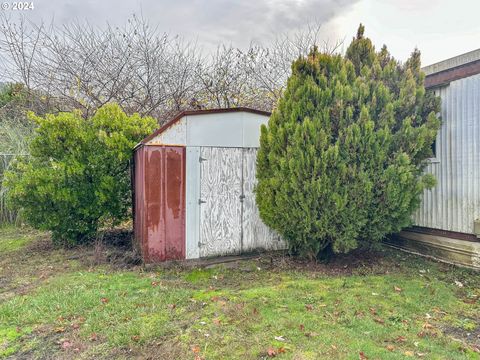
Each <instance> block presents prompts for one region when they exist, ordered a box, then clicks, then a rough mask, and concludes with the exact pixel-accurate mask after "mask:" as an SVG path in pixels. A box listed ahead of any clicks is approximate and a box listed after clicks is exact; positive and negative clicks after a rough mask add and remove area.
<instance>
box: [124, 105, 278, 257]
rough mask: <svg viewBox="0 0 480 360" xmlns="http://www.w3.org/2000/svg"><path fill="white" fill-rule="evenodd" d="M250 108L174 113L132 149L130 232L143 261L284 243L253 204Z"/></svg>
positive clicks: (256, 132)
mask: <svg viewBox="0 0 480 360" xmlns="http://www.w3.org/2000/svg"><path fill="white" fill-rule="evenodd" d="M269 116H270V114H269V113H267V112H263V111H258V110H254V109H249V108H233V109H213V110H199V111H186V112H182V113H180V114H179V115H178V116H176V117H175V118H174V119H172V120H171V121H169V122H168V123H167V124H166V125H164V126H163V127H162V128H160V129H159V130H157V131H156V132H154V133H153V134H152V135H150V136H148V137H147V138H145V139H144V140H142V141H141V142H140V143H139V144H138V145H137V146H136V147H135V150H134V175H133V176H134V181H133V184H134V198H135V201H134V232H135V239H136V242H137V244H138V246H139V248H140V250H141V253H142V255H143V258H144V260H145V261H146V262H158V261H165V260H174V259H175V260H178V259H195V258H200V257H210V256H219V255H230V254H238V253H242V252H248V251H252V250H255V249H265V250H276V249H282V248H284V247H285V243H284V242H283V241H282V240H281V239H280V237H279V236H278V235H277V234H275V233H274V232H273V231H272V230H270V229H269V228H268V227H267V226H266V225H265V224H263V222H262V221H261V219H260V217H259V213H258V209H257V206H256V204H255V195H254V192H253V190H254V186H255V169H256V154H257V149H258V147H259V138H260V127H261V125H262V124H266V123H267V121H268V118H269Z"/></svg>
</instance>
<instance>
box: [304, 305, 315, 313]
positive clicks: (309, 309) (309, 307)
mask: <svg viewBox="0 0 480 360" xmlns="http://www.w3.org/2000/svg"><path fill="white" fill-rule="evenodd" d="M305 309H307V311H312V310H313V305H312V304H307V305H305Z"/></svg>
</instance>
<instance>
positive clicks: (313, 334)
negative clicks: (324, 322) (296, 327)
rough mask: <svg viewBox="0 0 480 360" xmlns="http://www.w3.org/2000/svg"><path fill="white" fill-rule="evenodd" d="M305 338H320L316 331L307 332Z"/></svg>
mask: <svg viewBox="0 0 480 360" xmlns="http://www.w3.org/2000/svg"><path fill="white" fill-rule="evenodd" d="M305 336H306V337H315V336H318V334H317V333H316V332H314V331H307V332H306V333H305Z"/></svg>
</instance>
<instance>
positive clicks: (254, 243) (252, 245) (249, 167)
mask: <svg viewBox="0 0 480 360" xmlns="http://www.w3.org/2000/svg"><path fill="white" fill-rule="evenodd" d="M256 161H257V149H255V148H250V149H249V148H246V149H243V195H244V196H245V198H244V200H243V212H242V215H243V216H242V228H243V239H242V251H250V250H253V249H265V250H279V249H284V248H285V243H284V242H283V241H282V240H281V238H280V236H279V235H278V234H277V233H275V232H274V231H273V230H272V229H270V228H269V227H268V226H266V225H265V224H264V223H263V221H262V220H261V218H260V214H259V212H258V207H257V204H256V202H255V192H254V189H255V185H256V183H257V179H256V176H255V174H256Z"/></svg>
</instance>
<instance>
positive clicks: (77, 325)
mask: <svg viewBox="0 0 480 360" xmlns="http://www.w3.org/2000/svg"><path fill="white" fill-rule="evenodd" d="M71 326H72V328H73V329H75V330H76V329H78V328H79V327H80V325H79V324H77V323H73V324H72V325H71Z"/></svg>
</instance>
